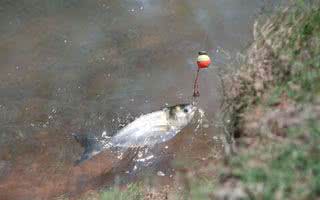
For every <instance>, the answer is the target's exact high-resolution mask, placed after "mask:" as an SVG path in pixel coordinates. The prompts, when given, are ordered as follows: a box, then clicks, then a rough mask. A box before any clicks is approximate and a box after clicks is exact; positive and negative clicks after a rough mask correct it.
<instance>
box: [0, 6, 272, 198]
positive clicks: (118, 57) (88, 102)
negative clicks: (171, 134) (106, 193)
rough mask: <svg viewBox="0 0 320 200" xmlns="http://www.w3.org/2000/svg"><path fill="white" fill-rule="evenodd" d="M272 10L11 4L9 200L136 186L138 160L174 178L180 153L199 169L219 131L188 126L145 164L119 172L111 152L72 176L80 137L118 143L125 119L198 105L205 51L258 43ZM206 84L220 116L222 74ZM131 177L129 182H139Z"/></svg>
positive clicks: (3, 112) (7, 26)
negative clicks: (258, 29) (255, 28)
mask: <svg viewBox="0 0 320 200" xmlns="http://www.w3.org/2000/svg"><path fill="white" fill-rule="evenodd" d="M275 2H276V1H275ZM269 4H270V5H267V4H266V3H265V1H263V0H241V1H233V0H201V1H199V0H188V1H183V0H169V1H156V0H121V1H120V0H92V1H84V0H56V1H50V0H44V1H43V0H22V1H17V0H2V1H1V2H0V24H1V26H0V64H1V67H0V82H1V84H0V197H1V199H32V198H49V197H52V196H57V195H58V196H59V195H61V194H64V193H67V194H75V191H77V192H79V191H81V190H82V189H83V188H84V187H87V185H88V183H91V182H92V183H95V184H91V187H93V188H94V187H95V186H99V184H102V182H103V184H107V183H109V184H112V183H113V182H114V180H115V177H116V176H117V175H119V174H124V175H125V174H129V175H128V177H131V175H132V173H131V172H132V170H134V169H135V166H136V167H138V165H139V163H140V161H139V159H146V162H147V163H149V164H148V165H147V167H145V168H143V170H146V169H148V170H149V171H150V175H151V176H152V175H155V176H156V173H153V172H158V171H161V172H163V174H171V173H173V171H172V170H173V168H172V166H171V164H170V163H171V161H172V160H174V159H175V158H176V157H177V155H178V156H179V157H183V158H185V159H189V160H191V161H192V160H193V159H195V158H197V157H199V156H200V157H201V156H202V155H203V154H206V153H208V152H209V149H211V147H210V146H214V144H215V141H212V135H213V134H215V133H214V130H213V128H212V127H209V128H207V129H206V131H204V134H198V135H196V136H195V135H194V131H193V129H192V128H189V129H186V130H185V131H184V132H182V133H181V134H179V135H178V136H177V137H176V138H174V139H173V140H172V141H169V142H168V143H165V144H160V145H158V146H156V147H155V148H154V149H151V150H148V151H152V152H153V153H152V154H148V153H146V155H145V156H143V157H142V156H140V158H139V153H138V154H137V155H136V153H133V155H134V156H133V157H135V156H137V157H138V160H136V162H127V163H126V164H123V163H120V164H121V165H124V166H125V167H115V166H117V165H119V162H118V159H117V156H116V155H113V154H112V153H110V152H106V153H105V154H104V155H103V156H99V157H97V158H95V159H94V160H92V161H91V162H89V163H88V164H87V165H84V166H80V167H73V161H74V160H76V159H77V157H78V156H79V154H80V152H81V148H80V147H79V146H78V144H77V143H76V142H75V141H73V139H72V138H71V137H70V135H71V133H73V132H83V133H91V134H96V135H99V134H101V133H102V132H104V131H106V132H107V134H108V135H113V134H114V133H115V132H116V131H117V130H118V129H119V128H120V127H121V126H122V124H123V122H124V121H125V120H126V119H129V121H130V120H132V118H134V117H136V116H139V115H140V114H142V113H149V112H151V111H154V110H158V109H159V108H161V107H163V106H164V105H165V104H166V103H167V104H171V105H172V104H177V103H183V102H189V101H190V96H191V94H192V81H193V76H194V69H195V65H194V63H193V59H194V58H195V57H196V54H197V51H199V50H202V49H207V50H209V52H211V53H212V52H215V53H214V54H213V53H212V55H214V56H215V57H217V60H219V55H220V54H219V52H218V51H215V50H216V49H218V47H219V48H220V49H223V50H225V51H227V52H238V51H239V50H242V49H243V48H245V47H246V46H247V45H248V42H250V40H251V27H252V22H253V20H254V18H255V16H256V15H257V14H258V13H259V12H260V11H261V8H264V7H266V6H267V7H269V6H271V7H272V6H274V5H275V4H274V3H269ZM215 57H214V58H213V62H215V59H216V58H215ZM220 61H221V59H220ZM223 62H226V61H225V60H223ZM216 64H218V65H219V64H220V65H223V63H221V62H220V63H216ZM200 85H201V88H200V90H201V94H202V96H201V98H200V105H201V107H202V108H203V109H204V110H205V111H206V113H207V114H208V117H209V118H212V117H213V115H214V113H215V112H216V111H217V105H218V100H219V97H218V95H217V91H216V87H215V85H217V78H216V74H215V71H214V70H207V71H204V72H203V73H202V74H201V84H200ZM209 144H210V145H209ZM217 146H219V145H217ZM217 149H219V148H218V147H217ZM138 152H140V151H138ZM131 154H132V153H129V155H127V156H128V157H127V158H130V159H131V157H132V155H131ZM151 155H153V156H154V157H152V158H150V156H151ZM137 157H135V158H137ZM148 158H150V159H148ZM130 159H125V160H129V161H130ZM131 165H132V166H131ZM115 169H116V170H115ZM105 172H108V173H105ZM129 172H130V173H129ZM101 174H104V176H101ZM134 174H135V176H134V177H135V178H137V177H139V173H134ZM97 177H98V178H99V181H97ZM101 177H102V178H101ZM128 177H127V178H123V180H124V181H125V182H127V181H129V180H133V179H131V178H128ZM30 188H32V191H31V190H30Z"/></svg>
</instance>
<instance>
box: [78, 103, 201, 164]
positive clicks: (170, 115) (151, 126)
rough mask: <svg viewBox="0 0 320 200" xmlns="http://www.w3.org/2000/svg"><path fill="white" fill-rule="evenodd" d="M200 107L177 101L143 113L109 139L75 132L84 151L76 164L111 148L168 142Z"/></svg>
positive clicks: (190, 119) (148, 145)
mask: <svg viewBox="0 0 320 200" xmlns="http://www.w3.org/2000/svg"><path fill="white" fill-rule="evenodd" d="M196 110H197V107H196V106H195V105H193V104H178V105H174V106H169V107H165V108H163V109H161V110H158V111H155V112H151V113H148V114H145V115H142V116H140V117H138V118H137V119H135V120H134V121H133V122H131V123H129V124H127V125H126V126H125V127H123V128H122V129H120V130H119V131H118V132H117V133H116V134H115V135H114V136H113V137H111V138H109V139H107V140H106V139H99V138H98V137H96V136H90V135H89V136H86V135H78V134H72V135H73V137H74V138H75V140H76V141H77V142H78V143H79V144H80V145H81V146H82V147H83V148H84V151H83V153H82V155H81V157H80V159H79V160H77V161H76V162H75V165H79V164H81V163H82V162H84V161H86V160H89V159H91V158H92V157H94V156H95V155H97V154H99V153H101V152H102V151H103V150H105V149H108V148H122V149H127V148H135V147H151V146H154V145H155V144H158V143H162V142H166V141H168V140H170V139H172V138H173V137H174V136H175V135H177V134H178V133H179V132H180V131H181V130H182V129H183V128H184V127H186V126H187V125H188V124H189V123H190V122H191V121H192V119H193V117H194V115H195V113H196Z"/></svg>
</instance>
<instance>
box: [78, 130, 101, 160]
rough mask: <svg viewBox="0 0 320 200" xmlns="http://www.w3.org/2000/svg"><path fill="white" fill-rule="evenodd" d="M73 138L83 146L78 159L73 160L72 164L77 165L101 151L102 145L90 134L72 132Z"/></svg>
mask: <svg viewBox="0 0 320 200" xmlns="http://www.w3.org/2000/svg"><path fill="white" fill-rule="evenodd" d="M72 136H73V137H74V139H75V140H76V141H77V142H78V143H79V144H80V145H81V146H82V147H83V148H84V151H83V153H82V155H81V157H80V159H79V160H76V161H75V162H74V165H79V164H81V163H82V162H84V161H86V160H89V159H91V158H92V157H93V156H95V155H97V154H99V153H100V152H101V151H102V145H101V143H100V142H99V140H98V138H97V137H95V136H92V135H84V134H74V133H73V134H72Z"/></svg>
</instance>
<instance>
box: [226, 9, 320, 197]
mask: <svg viewBox="0 0 320 200" xmlns="http://www.w3.org/2000/svg"><path fill="white" fill-rule="evenodd" d="M259 25H260V24H256V27H255V28H256V30H255V36H256V40H255V42H254V44H253V45H252V47H251V48H250V50H249V52H248V64H247V65H245V66H243V68H242V69H241V70H240V72H239V73H238V74H237V76H236V77H234V79H233V81H232V84H233V85H232V86H231V88H232V89H233V90H232V92H233V94H232V93H231V94H229V97H230V99H229V101H230V104H231V108H232V109H233V110H232V113H233V125H234V127H235V130H236V132H237V137H238V138H239V139H238V144H239V146H238V148H237V152H238V153H237V155H236V156H233V157H232V158H231V160H230V162H229V163H228V164H227V165H224V166H222V168H225V169H226V168H227V169H228V170H224V171H227V172H225V173H226V174H225V175H224V176H226V175H227V176H228V177H230V178H229V181H230V180H232V181H234V182H236V183H238V185H241V187H242V189H243V190H244V193H245V195H246V197H247V198H252V199H317V198H320V124H319V119H320V7H319V4H312V5H309V6H307V5H306V4H299V5H298V6H295V7H292V8H290V9H286V10H285V11H284V12H282V13H279V14H278V15H276V16H274V17H273V18H271V19H269V20H267V21H266V22H265V23H264V24H263V25H262V26H259ZM225 182H228V180H225Z"/></svg>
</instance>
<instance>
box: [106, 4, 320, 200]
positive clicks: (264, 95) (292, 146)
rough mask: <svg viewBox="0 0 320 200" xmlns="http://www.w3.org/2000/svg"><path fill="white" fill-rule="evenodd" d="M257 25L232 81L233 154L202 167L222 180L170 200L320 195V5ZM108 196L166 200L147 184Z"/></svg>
mask: <svg viewBox="0 0 320 200" xmlns="http://www.w3.org/2000/svg"><path fill="white" fill-rule="evenodd" d="M254 29H255V30H254V37H255V41H254V43H253V44H252V46H251V47H250V48H249V50H248V59H247V62H246V64H244V65H243V66H242V67H241V69H240V70H239V71H238V72H237V73H236V75H232V77H231V78H230V77H229V79H228V80H229V81H228V82H229V84H228V85H229V88H228V89H227V91H228V92H227V93H226V97H227V102H226V106H227V108H228V112H229V113H230V114H231V115H230V116H231V118H230V119H229V120H231V123H229V125H230V126H231V129H230V130H232V133H233V136H235V137H236V145H235V146H236V149H234V154H233V156H231V157H230V158H228V159H227V160H225V162H221V163H218V164H217V163H214V165H208V166H211V167H210V168H209V167H208V166H205V167H202V168H209V169H207V170H209V171H210V170H212V171H213V170H214V171H216V172H218V175H217V177H215V178H212V177H206V178H205V179H204V181H203V180H201V181H198V180H193V181H192V182H191V186H192V187H189V188H188V191H184V192H185V193H186V194H187V195H183V193H181V194H180V193H179V194H178V193H176V191H171V193H174V194H171V195H170V190H169V192H167V191H166V195H165V197H164V199H165V198H168V196H167V194H169V196H170V197H175V198H177V199H181V198H182V199H183V198H184V197H187V198H190V199H232V198H233V199H320V123H319V120H320V6H319V4H316V3H314V4H307V3H305V2H304V1H298V3H297V4H296V5H295V6H292V7H291V8H288V9H285V10H284V11H283V12H281V13H278V14H275V15H274V16H273V17H271V18H268V19H262V20H260V21H257V23H256V24H255V28H254ZM200 168H201V167H200ZM198 170H200V169H199V168H198ZM148 195H149V194H148ZM191 196H192V197H191ZM101 198H102V199H162V197H161V198H160V197H159V198H157V197H156V196H154V198H150V197H148V196H147V195H146V191H145V189H143V185H141V184H133V185H130V186H128V189H125V190H119V189H117V188H111V189H109V190H106V191H105V192H103V193H102V195H101ZM169 199H170V198H169Z"/></svg>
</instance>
